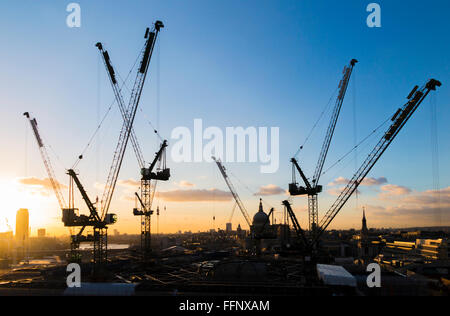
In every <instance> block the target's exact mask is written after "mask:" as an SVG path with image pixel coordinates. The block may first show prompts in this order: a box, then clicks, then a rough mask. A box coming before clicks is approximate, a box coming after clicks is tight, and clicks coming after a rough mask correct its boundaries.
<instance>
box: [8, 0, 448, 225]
mask: <svg viewBox="0 0 450 316" xmlns="http://www.w3.org/2000/svg"><path fill="white" fill-rule="evenodd" d="M70 2H71V1H62V0H59V1H51V0H40V1H31V0H29V1H24V0H20V1H12V0H11V1H2V2H1V3H0V29H1V31H0V35H1V38H0V40H1V46H0V69H1V71H0V96H1V98H0V135H1V138H0V145H1V148H2V155H0V195H1V199H2V204H1V205H0V231H2V230H5V229H6V226H5V218H8V220H9V223H10V224H11V225H12V226H13V224H14V222H15V212H16V211H17V209H18V208H21V207H27V208H29V209H30V217H31V226H32V233H33V234H35V230H36V229H37V228H39V227H47V228H48V230H49V231H50V232H51V233H54V234H61V233H64V232H65V230H64V229H63V227H62V223H60V218H59V217H60V211H59V210H58V205H57V203H56V198H55V197H54V194H53V192H52V191H49V190H48V189H46V188H45V181H44V185H42V180H43V179H45V178H46V177H47V175H46V173H45V169H44V166H43V163H42V161H41V158H40V156H39V151H38V149H37V146H36V143H35V140H34V138H33V135H32V133H31V130H30V127H29V125H28V122H27V121H26V120H25V118H24V117H23V116H22V113H23V112H25V111H29V112H31V113H32V115H33V116H36V118H37V119H38V122H39V127H40V130H41V132H42V134H43V136H44V139H45V142H46V143H47V144H48V145H50V146H51V149H49V152H50V155H51V159H52V162H53V165H54V168H55V172H56V174H57V178H58V180H59V181H60V182H62V183H63V184H67V183H68V176H66V175H65V169H67V168H70V167H71V166H72V164H73V162H74V161H75V159H76V157H77V156H78V155H79V154H80V153H81V152H82V150H83V148H84V147H85V146H86V144H87V143H88V140H89V139H90V137H91V135H92V134H93V133H94V131H95V129H96V126H97V124H98V122H99V120H100V118H101V117H103V115H104V114H105V112H106V110H107V108H108V107H109V106H110V104H111V103H112V101H113V100H114V95H113V93H112V90H111V88H110V86H109V82H108V81H107V77H106V73H105V70H104V68H103V64H102V63H101V60H100V58H99V55H98V51H97V49H96V48H95V47H94V44H95V43H96V42H98V41H101V42H103V43H104V45H105V47H106V48H107V49H108V50H109V53H110V55H111V58H112V61H113V64H114V65H115V67H116V69H117V72H118V73H120V75H121V76H122V77H123V78H125V77H126V75H127V74H128V72H129V70H130V68H131V66H132V65H133V63H134V61H135V60H136V57H137V55H138V52H139V50H140V49H141V48H142V46H143V43H144V38H143V35H144V31H145V28H146V27H148V26H151V25H152V23H153V22H154V21H155V20H157V19H159V20H162V21H163V22H164V24H165V26H166V27H165V28H164V29H163V30H162V32H161V33H160V37H159V39H158V44H157V49H156V51H155V54H154V57H153V59H152V61H151V68H150V75H149V77H148V80H147V82H146V86H145V88H144V92H143V98H142V101H141V109H142V110H139V112H138V117H137V118H136V121H135V129H136V133H137V135H138V139H139V141H140V144H141V146H142V148H143V150H144V155H145V157H146V159H147V160H151V159H152V158H153V155H154V152H155V151H156V150H157V147H158V139H157V138H156V137H155V136H154V134H153V129H152V127H151V126H150V124H149V123H148V121H151V123H152V124H153V125H154V126H159V130H160V134H161V135H162V136H163V137H165V138H168V140H169V143H172V144H173V142H174V141H173V140H172V141H171V139H170V135H171V131H172V130H173V129H174V128H176V127H178V126H186V127H188V128H190V129H191V130H192V129H193V120H194V119H196V118H201V119H202V120H203V124H204V126H205V127H208V126H217V127H220V128H222V129H225V127H228V126H242V127H248V126H257V127H258V126H263V127H279V128H280V168H279V170H278V172H277V173H275V174H261V173H260V172H259V164H255V163H231V164H227V165H226V166H227V167H228V169H229V170H230V171H231V172H232V174H233V175H237V178H235V177H234V176H232V177H231V179H232V181H233V182H234V184H235V186H236V188H237V190H238V192H239V194H240V195H241V197H242V199H243V201H244V204H245V205H246V206H247V209H248V210H249V213H250V214H251V216H252V215H253V213H254V212H256V211H257V206H258V197H259V196H258V195H256V196H255V195H254V193H256V192H257V191H259V190H260V189H261V187H263V186H265V187H266V190H265V192H267V191H269V192H272V193H274V195H265V196H263V198H264V200H265V201H266V202H267V204H266V208H267V211H268V208H269V207H270V205H272V206H274V207H275V208H276V209H277V213H276V214H277V218H279V219H281V211H282V207H281V201H282V200H283V199H286V198H287V196H286V195H285V194H284V193H283V192H282V191H283V190H285V189H287V185H288V183H289V181H290V179H291V166H290V163H289V159H290V158H291V157H292V155H293V154H294V153H295V152H296V150H297V148H298V147H299V146H300V145H301V144H302V143H303V142H304V140H305V138H306V137H307V135H308V133H309V132H310V131H311V128H312V126H313V124H314V122H315V121H316V120H317V118H318V117H319V115H320V113H321V112H322V110H323V109H324V108H325V106H326V105H327V102H328V101H329V99H330V97H331V96H332V95H333V92H334V91H335V90H336V88H337V85H338V83H339V80H340V79H341V76H342V73H341V71H342V68H343V66H344V65H347V64H348V62H349V61H350V60H351V59H352V58H356V59H358V60H359V63H358V64H357V65H356V66H355V72H354V75H353V77H352V80H351V82H350V86H349V89H348V93H347V97H346V100H345V102H344V105H343V110H342V113H341V117H340V119H339V122H338V125H337V128H336V133H335V138H334V139H333V143H332V146H331V148H330V153H329V155H328V159H327V161H326V163H325V169H327V167H329V166H330V165H332V164H333V163H334V162H335V161H336V160H337V159H339V158H340V157H341V156H342V155H343V154H345V153H346V152H347V151H349V150H350V149H351V148H352V147H353V145H354V144H355V139H356V140H360V139H363V138H364V137H365V136H367V135H368V134H369V133H370V132H371V131H372V130H373V129H374V128H375V127H377V126H378V125H379V124H380V123H381V122H383V121H384V120H385V119H386V118H387V117H389V116H390V115H392V114H393V113H394V112H395V110H396V109H397V108H398V107H399V106H401V105H402V104H403V103H404V102H405V100H406V99H405V97H406V96H407V94H408V93H409V91H410V90H411V89H412V87H413V86H414V85H416V84H417V85H422V84H423V83H425V82H426V80H427V79H429V78H432V77H433V78H436V79H439V80H440V81H442V83H443V86H442V87H441V88H440V89H439V91H438V92H437V93H435V94H434V95H433V96H432V97H431V98H428V99H427V100H425V102H424V103H423V104H422V106H421V107H420V108H419V110H418V111H417V112H416V113H415V114H414V116H413V118H412V119H411V121H410V122H408V124H407V125H406V127H405V128H404V130H402V132H401V133H400V135H399V137H398V138H397V139H396V140H395V141H394V143H393V144H392V146H391V147H390V148H389V149H388V151H387V152H386V153H385V154H384V156H383V157H382V158H381V160H380V161H379V162H378V164H377V165H376V166H375V168H374V169H373V170H372V172H371V173H370V175H369V176H370V177H371V178H373V179H372V180H373V181H370V182H369V181H368V182H366V185H364V186H363V187H361V189H360V191H361V193H360V195H359V197H358V200H357V201H356V199H355V198H352V199H351V200H350V201H349V203H348V205H347V206H346V207H345V208H344V209H343V210H342V212H341V213H340V214H339V215H338V217H337V218H336V220H335V222H334V223H333V225H332V226H331V227H333V228H350V227H355V228H357V227H360V220H361V213H362V206H365V207H366V209H367V217H368V224H369V226H372V227H373V226H376V227H403V226H414V225H450V218H449V215H448V212H449V210H450V167H449V165H448V163H447V161H448V160H449V158H450V146H449V145H450V141H449V139H448V135H449V132H450V125H449V124H447V118H448V117H450V107H449V101H448V100H449V99H450V90H449V83H450V61H449V56H450V41H449V40H448V34H449V31H450V22H449V20H448V15H449V13H450V3H449V2H448V1H446V0H441V1H438V0H433V1H418V0H413V1H408V3H407V4H406V2H405V1H400V0H396V1H392V0H390V1H377V2H378V3H379V4H380V5H381V23H382V27H381V28H369V27H367V25H366V18H367V16H368V14H369V13H368V12H366V6H367V5H368V4H369V3H370V2H371V1H361V0H348V1H306V0H305V1H287V0H283V1H261V0H258V1H256V0H255V1H235V0H229V1H200V0H195V1H170V0H169V1H167V0H166V1H137V0H133V1H106V0H105V1H103V0H90V1H82V0H80V1H77V2H78V3H79V4H80V6H81V27H80V28H68V27H67V26H66V17H67V15H68V12H66V6H67V5H68V4H69V3H70ZM131 77H132V78H133V79H134V74H133V75H132V76H131ZM127 85H128V86H131V85H132V82H128V83H127ZM158 95H159V96H160V97H159V109H160V110H159V111H158V110H157V109H158V106H157V104H158ZM433 102H434V104H435V105H436V117H437V125H435V126H436V127H437V133H436V135H437V139H438V149H439V154H438V158H439V169H438V172H439V177H438V180H439V189H440V190H439V194H436V193H435V192H432V191H431V190H433V189H434V187H433V181H434V182H436V180H437V178H436V177H433V173H432V170H433V169H432V167H433V165H432V159H433V155H432V141H431V140H432V139H433V135H434V134H433V132H432V130H433V125H432V124H431V118H432V113H433V112H432V110H431V108H432V106H431V105H432V103H433ZM333 104H334V100H333ZM158 113H159V115H158ZM329 117H330V111H328V112H326V115H325V116H324V118H323V119H322V120H321V121H320V123H319V125H318V127H317V128H316V129H315V130H314V133H313V134H312V137H311V138H310V140H309V142H308V143H307V144H306V146H305V149H304V150H303V151H302V153H301V154H300V156H299V160H300V162H301V163H302V165H303V166H304V168H305V172H306V173H307V175H308V176H310V175H311V176H312V173H313V172H314V167H315V162H316V161H317V158H318V154H319V151H320V148H321V145H322V141H323V138H324V134H325V130H326V127H327V124H328V121H329ZM120 127H121V116H120V113H119V111H118V109H117V107H116V106H114V107H113V110H112V111H111V113H110V114H109V115H108V117H107V119H106V121H105V123H104V124H103V125H102V128H101V130H100V133H99V136H98V137H96V138H95V141H94V143H93V144H92V145H91V147H90V148H89V149H88V151H87V152H86V154H85V159H84V160H83V161H82V162H81V163H80V164H79V165H78V169H79V171H80V176H81V178H82V180H83V182H84V183H85V186H86V188H87V189H88V193H89V194H90V195H91V196H92V199H95V195H101V193H102V189H103V188H102V184H103V183H104V182H105V181H106V177H107V172H108V170H109V166H110V164H111V161H112V153H113V150H114V148H115V143H116V142H117V138H118V134H119V130H120ZM375 141H377V138H372V139H371V141H369V142H368V143H364V146H363V147H362V148H361V149H360V150H359V151H358V154H357V155H356V156H355V155H354V154H351V155H350V156H349V157H348V158H347V159H346V160H345V161H344V162H342V163H340V164H338V165H337V166H336V167H334V168H332V169H331V170H330V171H329V172H327V173H326V174H325V175H324V176H323V177H322V181H321V182H322V184H323V185H325V193H324V194H322V196H321V198H320V208H319V209H320V213H319V216H321V215H323V214H324V212H325V211H326V210H327V208H328V207H329V206H330V205H331V203H332V202H333V200H334V199H335V198H336V195H335V194H336V192H337V191H339V188H341V187H342V185H341V183H343V181H342V180H343V179H340V180H341V181H339V180H338V181H335V180H336V179H338V178H340V177H341V178H344V179H345V178H351V176H352V174H353V172H354V171H355V168H356V167H357V166H358V165H359V164H360V163H361V162H362V161H363V159H364V158H365V157H366V155H367V153H368V151H369V150H370V149H371V147H372V146H373V145H374V144H375ZM169 150H170V149H169ZM168 165H169V166H170V168H171V169H172V174H173V176H172V178H171V181H170V182H168V183H162V184H160V185H159V186H158V188H159V190H160V192H161V196H160V197H159V198H158V199H157V200H156V201H155V204H157V205H159V206H160V207H161V208H163V207H164V206H166V211H165V212H162V215H161V216H160V220H159V230H160V231H161V232H174V231H178V230H182V231H185V230H192V231H198V230H206V229H209V228H212V227H213V221H212V218H213V216H215V217H216V223H215V225H216V227H218V226H219V227H222V228H223V227H224V225H225V222H226V221H227V220H228V218H229V216H230V214H231V210H232V207H233V201H231V199H227V200H226V201H221V200H220V198H219V196H220V194H219V193H220V192H221V191H227V187H226V185H225V182H224V181H223V179H222V178H221V175H220V174H219V171H218V169H217V167H216V166H215V165H214V164H211V163H173V162H171V159H170V155H168ZM138 179H139V170H138V167H137V163H136V159H135V157H134V154H133V151H132V150H131V147H130V148H129V150H128V151H127V154H126V156H125V160H124V164H123V168H122V172H121V174H120V180H121V182H120V183H119V186H118V189H117V191H116V195H115V197H114V200H113V204H112V207H111V210H112V211H114V212H116V213H117V214H118V215H119V222H118V224H117V225H116V226H117V227H115V228H116V229H118V230H119V231H121V232H129V233H133V232H138V231H139V222H138V220H137V219H136V218H133V216H132V215H131V212H132V208H133V207H134V201H133V200H132V199H131V198H132V195H133V192H134V191H135V190H136V189H137V187H136V186H133V185H130V183H131V184H132V182H131V181H128V182H124V181H123V180H135V181H136V180H138ZM375 180H376V181H375ZM27 184H28V185H27ZM29 184H34V185H29ZM39 184H41V185H39ZM269 185H270V186H269ZM213 188H215V189H217V190H221V191H215V192H218V194H217V198H215V195H214V194H213V198H212V199H211V197H210V196H211V194H210V193H208V192H206V193H205V191H203V190H211V189H213ZM280 188H281V189H282V190H280ZM186 190H190V191H192V192H190V193H192V196H196V197H197V199H199V201H196V202H192V201H186V200H183V198H182V197H183V196H185V195H183V194H186V192H184V191H186ZM65 191H66V190H64V194H65V193H66V192H65ZM280 192H281V193H280ZM437 196H439V197H440V198H439V200H440V203H438V202H437V201H438V199H437ZM203 197H204V199H203ZM208 197H209V198H208ZM174 199H175V200H176V201H174ZM202 199H203V200H202ZM293 203H294V209H295V210H296V212H297V214H298V217H299V218H300V222H301V224H302V225H303V226H306V219H307V213H306V199H305V198H303V197H299V198H294V199H293ZM78 204H79V207H80V208H81V209H84V205H83V204H82V201H79V203H78ZM238 223H241V225H243V226H244V220H243V217H242V216H241V215H240V214H239V213H238V212H236V213H235V215H234V219H233V224H234V225H237V224H238ZM153 230H154V231H156V225H155V226H154V228H153Z"/></svg>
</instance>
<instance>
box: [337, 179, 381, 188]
mask: <svg viewBox="0 0 450 316" xmlns="http://www.w3.org/2000/svg"><path fill="white" fill-rule="evenodd" d="M349 182H350V179H347V178H344V177H339V178H336V179H335V180H334V181H332V182H330V183H328V186H337V185H346V184H348V183H349ZM387 182H388V180H387V179H386V178H385V177H379V178H365V179H364V180H363V181H362V182H361V185H362V186H367V187H370V186H378V185H382V184H385V183H387Z"/></svg>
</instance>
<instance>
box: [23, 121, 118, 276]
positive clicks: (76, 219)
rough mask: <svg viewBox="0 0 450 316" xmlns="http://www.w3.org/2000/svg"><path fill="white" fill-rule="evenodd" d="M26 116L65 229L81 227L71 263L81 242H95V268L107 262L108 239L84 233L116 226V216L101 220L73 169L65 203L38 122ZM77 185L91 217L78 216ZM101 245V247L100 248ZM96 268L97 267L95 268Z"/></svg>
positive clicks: (74, 243) (72, 246) (73, 244)
mask: <svg viewBox="0 0 450 316" xmlns="http://www.w3.org/2000/svg"><path fill="white" fill-rule="evenodd" d="M24 116H26V117H27V119H28V120H29V122H30V124H31V127H32V129H33V132H34V135H35V138H36V141H37V144H38V146H39V150H40V152H41V156H42V159H43V162H44V165H45V168H46V170H47V174H48V177H49V179H50V182H51V184H52V187H53V190H54V192H55V195H56V197H57V199H58V202H59V205H60V207H61V211H62V221H63V223H64V226H65V227H81V229H80V231H79V233H78V234H77V235H73V236H71V258H70V260H71V261H79V260H80V256H79V253H78V251H77V249H78V248H79V245H80V243H81V242H94V266H95V263H99V262H101V261H102V258H104V260H106V258H107V254H106V239H105V238H100V237H102V236H99V235H98V234H96V233H95V232H94V236H92V235H91V236H87V237H86V236H83V232H84V230H85V228H86V227H87V226H92V227H94V228H96V229H104V228H105V227H106V225H110V224H114V223H115V222H116V220H117V217H116V215H114V214H108V216H106V217H105V219H104V220H101V219H100V217H99V215H98V212H97V209H96V208H95V206H94V204H93V203H92V202H91V200H90V199H89V197H88V195H87V193H86V191H85V190H84V187H83V185H82V184H81V182H80V180H79V178H78V176H77V174H76V172H75V171H74V170H73V169H69V170H68V172H67V174H68V175H69V176H70V185H69V205H68V207H67V205H66V204H65V202H64V198H63V195H62V193H61V187H60V185H59V182H58V181H57V180H56V177H55V173H54V171H53V168H52V164H51V161H50V158H49V156H48V153H47V150H46V148H45V144H44V142H43V140H42V137H41V135H40V133H39V129H38V124H37V120H36V119H35V118H31V117H30V114H29V113H28V112H26V113H24ZM74 182H75V184H76V186H77V188H78V190H79V191H80V193H81V196H82V198H83V200H84V201H85V203H86V205H87V207H88V209H89V212H90V215H89V216H86V215H78V209H76V208H75V206H74V194H73V184H74ZM99 245H100V246H99ZM94 268H95V267H94Z"/></svg>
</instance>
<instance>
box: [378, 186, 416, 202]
mask: <svg viewBox="0 0 450 316" xmlns="http://www.w3.org/2000/svg"><path fill="white" fill-rule="evenodd" d="M409 193H411V189H409V188H407V187H404V186H401V185H396V184H386V185H383V186H382V187H381V193H380V198H381V199H386V198H390V197H393V196H401V195H406V194H409Z"/></svg>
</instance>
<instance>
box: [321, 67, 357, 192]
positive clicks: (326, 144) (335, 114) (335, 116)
mask: <svg viewBox="0 0 450 316" xmlns="http://www.w3.org/2000/svg"><path fill="white" fill-rule="evenodd" d="M357 62H358V61H357V60H356V59H352V60H351V61H350V65H349V66H346V67H345V68H344V71H343V72H344V77H343V78H342V80H341V82H340V83H339V93H338V97H337V99H336V104H335V107H334V110H333V114H332V116H331V121H330V124H329V126H328V129H327V134H326V136H325V140H324V142H323V145H322V150H321V151H320V155H319V160H318V162H317V166H316V170H315V172H314V176H313V186H314V187H317V186H318V184H319V179H320V176H321V174H322V170H323V165H324V163H325V159H326V157H327V154H328V149H329V148H330V144H331V139H332V138H333V134H334V130H335V128H336V123H337V120H338V118H339V113H340V112H341V108H342V103H343V102H344V97H345V93H346V92H347V87H348V83H349V81H350V76H351V74H352V72H353V67H354V66H355V64H356V63H357Z"/></svg>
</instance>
